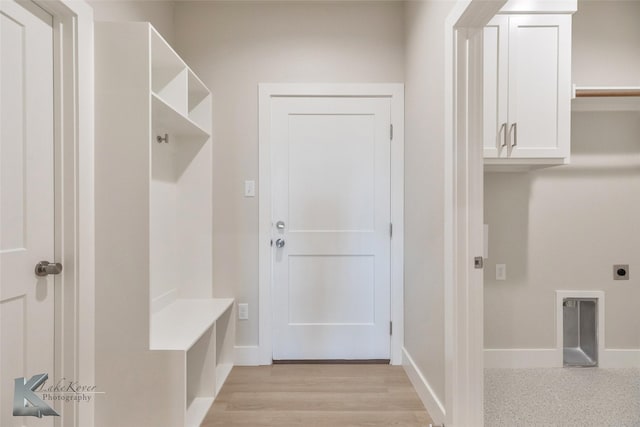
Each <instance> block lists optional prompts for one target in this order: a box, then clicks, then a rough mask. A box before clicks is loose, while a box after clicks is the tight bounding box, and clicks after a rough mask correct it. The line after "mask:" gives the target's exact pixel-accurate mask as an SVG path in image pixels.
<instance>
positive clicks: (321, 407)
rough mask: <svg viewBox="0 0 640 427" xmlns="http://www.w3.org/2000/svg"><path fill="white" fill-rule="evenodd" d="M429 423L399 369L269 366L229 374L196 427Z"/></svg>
mask: <svg viewBox="0 0 640 427" xmlns="http://www.w3.org/2000/svg"><path fill="white" fill-rule="evenodd" d="M430 422H431V420H430V419H429V416H428V415H427V412H426V411H425V409H424V406H423V405H422V403H421V402H420V399H419V398H418V395H417V394H416V392H415V390H414V389H413V387H412V385H411V383H410V382H409V379H408V378H407V376H406V374H405V373H404V370H403V369H402V367H400V366H389V365H273V366H257V367H235V368H233V371H231V374H230V375H229V378H228V379H227V382H226V383H225V385H224V387H223V388H222V390H221V392H220V394H219V395H218V397H217V398H216V401H215V402H214V404H213V406H212V408H211V410H210V411H209V413H208V414H207V417H206V418H205V420H204V422H203V423H202V426H201V427H213V426H358V427H360V426H385V427H390V426H407V427H409V426H416V427H418V426H420V427H425V426H428V425H429V423H430Z"/></svg>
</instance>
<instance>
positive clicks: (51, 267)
mask: <svg viewBox="0 0 640 427" xmlns="http://www.w3.org/2000/svg"><path fill="white" fill-rule="evenodd" d="M60 273H62V264H60V263H59V262H55V263H54V262H49V261H40V262H39V263H37V264H36V276H39V277H45V276H48V275H49V274H60Z"/></svg>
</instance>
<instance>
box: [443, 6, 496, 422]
mask: <svg viewBox="0 0 640 427" xmlns="http://www.w3.org/2000/svg"><path fill="white" fill-rule="evenodd" d="M505 3H506V0H492V1H485V0H458V2H457V3H456V5H455V7H454V9H453V11H452V12H451V14H450V15H449V16H448V18H447V20H446V23H445V105H444V109H445V159H444V168H445V169H444V176H445V191H444V201H445V207H444V214H445V227H444V228H445V230H444V231H445V235H444V240H445V241H444V250H445V266H444V267H445V273H444V279H445V280H444V288H445V293H444V294H445V301H444V303H445V312H444V313H445V314H444V318H445V319H444V322H445V323H444V328H445V361H446V362H445V413H444V414H440V415H442V417H441V418H442V419H434V421H436V422H438V423H445V424H446V425H447V426H453V427H462V426H471V425H472V426H477V427H481V426H483V425H484V405H483V401H484V398H483V388H484V356H483V347H484V342H483V333H484V311H483V310H484V301H483V296H484V294H483V277H482V270H479V269H475V268H474V257H476V256H482V255H483V225H482V224H483V221H482V219H483V209H482V206H483V193H484V188H483V157H482V156H483V141H482V138H483V132H482V130H483V129H482V118H483V116H482V108H483V102H482V90H483V87H482V83H483V70H482V68H483V67H482V45H483V38H482V34H483V28H484V26H485V25H486V24H487V23H488V22H489V21H490V20H491V19H492V18H493V16H494V15H495V14H496V13H497V12H498V11H499V10H500V9H501V8H502V6H504V4H505Z"/></svg>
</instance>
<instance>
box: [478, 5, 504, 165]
mask: <svg viewBox="0 0 640 427" xmlns="http://www.w3.org/2000/svg"><path fill="white" fill-rule="evenodd" d="M483 36H484V46H483V55H484V56H483V70H484V72H483V74H484V76H483V78H484V83H483V90H484V93H483V124H484V126H483V144H484V157H485V158H493V159H497V158H499V157H506V155H507V150H506V146H507V145H506V142H507V139H506V138H507V120H508V119H507V103H508V91H507V90H508V84H509V80H508V79H509V65H508V58H507V54H508V52H509V17H508V16H506V15H497V16H496V17H494V18H493V19H492V20H491V22H489V24H487V26H486V27H485V28H484V34H483Z"/></svg>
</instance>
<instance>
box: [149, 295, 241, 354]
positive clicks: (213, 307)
mask: <svg viewBox="0 0 640 427" xmlns="http://www.w3.org/2000/svg"><path fill="white" fill-rule="evenodd" d="M232 304H233V298H211V299H179V300H177V301H175V302H174V303H172V304H170V305H169V306H167V307H165V308H164V309H162V310H161V311H159V312H158V313H155V314H154V315H153V316H151V334H150V339H149V341H150V342H149V346H150V348H151V350H182V351H187V350H188V349H190V348H191V347H192V346H193V344H195V342H196V341H197V340H198V339H199V338H200V337H201V336H202V334H204V333H205V332H206V331H207V329H209V328H210V327H211V325H213V324H214V323H215V321H216V320H218V318H220V316H222V314H224V312H225V311H227V310H228V309H229V308H230V307H231V305H232Z"/></svg>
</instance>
